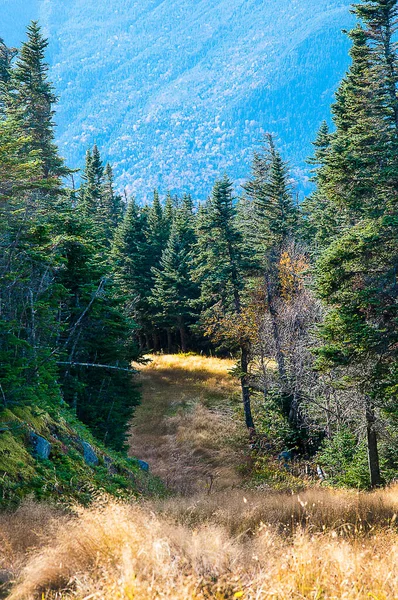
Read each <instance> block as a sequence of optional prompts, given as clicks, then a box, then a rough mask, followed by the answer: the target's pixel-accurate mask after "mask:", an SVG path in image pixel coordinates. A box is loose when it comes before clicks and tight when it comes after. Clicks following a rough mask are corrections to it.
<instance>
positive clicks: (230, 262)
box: [195, 176, 255, 435]
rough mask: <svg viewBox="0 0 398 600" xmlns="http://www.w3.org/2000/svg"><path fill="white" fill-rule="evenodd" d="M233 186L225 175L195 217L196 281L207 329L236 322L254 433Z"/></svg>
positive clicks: (247, 407)
mask: <svg viewBox="0 0 398 600" xmlns="http://www.w3.org/2000/svg"><path fill="white" fill-rule="evenodd" d="M236 214H237V211H236V205H235V202H234V198H233V184H232V182H231V181H230V180H229V179H228V177H227V176H225V177H224V178H223V179H221V180H219V181H216V183H215V185H214V187H213V191H212V195H211V197H210V198H209V200H208V201H207V202H206V204H205V205H204V206H203V208H202V210H200V212H199V218H198V230H197V231H198V233H197V235H198V242H197V252H196V255H197V258H196V269H195V272H196V275H195V277H196V279H197V281H199V282H200V285H201V299H202V304H203V307H204V311H203V318H204V321H205V323H206V322H207V323H208V324H210V325H207V329H208V330H210V331H212V332H213V333H214V332H216V330H217V328H218V325H219V322H220V319H221V320H222V319H223V318H225V317H226V318H228V317H229V316H232V318H233V320H235V321H236V322H237V329H238V333H237V337H238V340H237V343H238V346H239V348H240V367H239V374H240V381H241V388H242V400H243V407H244V412H245V421H246V426H247V428H248V429H249V432H250V435H253V434H254V433H255V427H254V421H253V416H252V412H251V399H250V386H249V380H248V368H249V360H250V341H249V339H248V337H247V336H246V335H245V333H244V328H243V329H242V331H240V330H241V327H240V326H241V323H240V321H241V317H242V312H243V303H242V292H243V289H244V272H245V269H246V267H247V263H246V260H245V255H244V254H243V253H242V248H243V243H242V241H243V240H242V234H241V231H240V229H239V227H238V223H237V220H236Z"/></svg>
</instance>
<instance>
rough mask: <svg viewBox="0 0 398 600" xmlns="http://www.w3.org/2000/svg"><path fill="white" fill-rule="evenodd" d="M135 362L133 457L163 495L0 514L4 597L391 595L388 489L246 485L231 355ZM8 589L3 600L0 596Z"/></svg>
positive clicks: (394, 559) (255, 599)
mask: <svg viewBox="0 0 398 600" xmlns="http://www.w3.org/2000/svg"><path fill="white" fill-rule="evenodd" d="M151 358H152V359H153V360H152V362H149V363H148V364H147V365H146V366H144V367H143V368H142V373H141V376H140V377H141V382H142V387H143V395H144V397H143V403H142V405H141V407H139V409H138V410H137V413H136V416H135V419H134V421H133V424H132V430H131V450H130V451H131V454H133V455H136V456H139V457H140V458H143V459H144V460H148V461H149V462H150V465H151V470H152V471H153V472H154V473H155V474H157V475H161V476H162V477H163V478H164V480H165V481H166V482H167V483H168V485H169V488H170V490H171V494H170V496H169V497H166V498H163V499H157V500H153V499H151V500H144V501H137V502H132V503H127V502H122V501H120V502H116V501H114V500H111V499H110V498H109V497H107V496H105V495H104V496H101V495H99V496H98V499H97V502H96V503H94V504H93V506H91V507H90V508H81V507H69V508H68V511H67V512H66V511H65V510H63V509H61V508H59V507H55V506H51V505H49V504H44V503H35V502H33V501H29V500H28V501H25V503H24V504H22V505H21V506H20V508H19V509H18V510H17V511H16V512H13V513H11V512H10V513H6V512H3V513H2V514H1V515H0V581H3V587H2V589H3V596H4V597H8V598H9V600H31V599H32V600H35V599H38V600H50V599H52V600H55V599H57V600H61V599H63V600H72V599H75V600H102V599H106V600H108V599H109V600H113V599H120V600H132V599H137V600H138V599H140V600H150V599H157V598H159V599H162V598H172V599H173V600H187V599H197V600H199V599H211V598H215V599H216V600H229V599H231V600H233V599H236V598H243V599H247V600H260V599H274V600H288V599H297V600H298V599H308V600H321V599H322V600H332V599H333V600H340V599H347V600H365V599H366V600H368V599H373V600H390V599H391V600H392V599H394V598H396V597H397V590H398V553H397V550H398V533H397V528H396V525H397V514H398V487H397V486H395V487H394V486H393V487H391V488H388V489H385V490H379V491H375V492H372V493H365V492H356V491H350V490H347V491H344V490H332V489H328V488H326V487H322V485H320V484H319V483H316V482H314V483H313V484H312V486H307V488H306V489H303V490H302V491H301V492H299V493H293V492H290V493H288V492H281V491H273V490H271V489H269V490H267V491H265V490H263V489H261V490H256V489H252V488H250V486H248V485H247V484H248V482H247V481H246V480H245V473H247V469H246V471H245V469H242V462H243V463H244V461H245V460H247V458H248V447H247V440H246V437H245V432H244V429H243V427H242V425H241V424H240V422H239V421H238V419H237V416H238V412H239V410H240V409H239V400H238V398H239V396H238V391H239V390H238V388H237V384H236V381H235V380H234V379H233V378H231V377H230V375H229V374H228V371H229V370H230V369H231V368H232V367H233V363H232V361H225V360H220V359H216V358H204V357H197V356H188V355H183V356H157V357H151ZM7 594H8V596H7Z"/></svg>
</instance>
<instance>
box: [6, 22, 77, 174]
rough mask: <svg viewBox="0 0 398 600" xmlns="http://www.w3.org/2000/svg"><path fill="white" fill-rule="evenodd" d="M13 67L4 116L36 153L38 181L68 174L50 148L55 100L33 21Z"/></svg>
mask: <svg viewBox="0 0 398 600" xmlns="http://www.w3.org/2000/svg"><path fill="white" fill-rule="evenodd" d="M27 37H28V39H27V41H26V42H24V43H23V44H22V47H21V50H20V52H19V55H18V58H17V61H16V64H15V67H14V68H13V69H12V71H11V77H10V80H9V82H8V84H7V90H8V93H7V94H6V97H5V105H6V113H7V114H8V115H9V116H10V117H11V118H13V119H14V120H15V122H16V123H17V124H18V128H19V129H20V131H21V133H22V134H23V135H25V136H26V137H27V138H29V144H28V146H29V150H33V151H37V152H38V153H39V157H40V160H41V168H42V178H43V179H46V180H51V179H52V178H55V180H56V184H57V185H59V181H58V180H59V178H60V177H63V176H66V175H68V174H69V173H70V170H69V169H67V168H66V167H65V165H64V161H63V159H62V158H60V156H59V154H58V148H57V147H56V145H55V144H54V127H55V125H54V121H53V116H54V111H53V108H52V107H53V105H54V104H55V102H56V97H55V95H54V93H53V88H52V85H51V84H50V82H49V81H48V77H47V73H48V65H47V64H46V62H45V57H44V55H45V50H46V48H47V46H48V42H47V40H46V39H44V38H43V36H42V34H41V30H40V27H39V25H38V23H37V22H36V21H33V22H32V23H31V24H30V25H29V27H28V30H27Z"/></svg>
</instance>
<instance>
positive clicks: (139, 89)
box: [0, 0, 352, 199]
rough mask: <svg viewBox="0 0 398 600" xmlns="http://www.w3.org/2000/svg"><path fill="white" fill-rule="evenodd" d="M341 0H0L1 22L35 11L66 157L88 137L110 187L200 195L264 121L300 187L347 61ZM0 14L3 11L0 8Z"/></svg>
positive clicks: (345, 4)
mask: <svg viewBox="0 0 398 600" xmlns="http://www.w3.org/2000/svg"><path fill="white" fill-rule="evenodd" d="M348 8H349V1H348V0H320V1H315V0H301V1H300V2H298V1H297V2H292V1H291V0H271V1H269V0H268V1H267V2H262V1H258V0H232V1H231V0H217V1H214V0H200V1H198V0H189V1H187V0H165V1H162V2H159V1H157V0H156V1H155V0H142V1H141V2H139V3H137V2H135V1H133V0H113V1H112V2H105V1H103V0H100V1H94V0H73V1H70V2H66V3H65V2H64V1H63V0H52V1H51V2H49V1H48V0H37V1H36V0H35V1H34V2H33V1H29V2H24V3H23V6H22V5H21V3H20V2H8V1H5V0H3V2H0V22H2V21H4V22H5V27H6V30H5V31H2V33H1V35H2V37H4V39H5V41H6V42H8V43H9V44H11V43H12V45H17V44H19V41H20V40H21V39H22V30H21V31H20V37H19V38H17V39H15V34H13V35H12V36H11V34H10V38H11V39H9V38H8V37H7V36H8V32H9V30H10V28H11V26H13V27H14V28H15V22H16V23H20V20H21V17H20V15H21V14H27V12H26V11H28V10H29V11H31V14H30V15H28V14H27V18H29V17H30V18H33V16H32V13H33V12H36V17H35V18H38V19H40V22H41V23H42V25H43V27H44V28H45V32H46V34H47V35H49V36H50V45H49V54H48V57H49V60H50V64H51V67H52V68H51V76H52V79H53V81H54V83H55V90H56V94H57V95H58V96H59V98H60V103H59V108H58V116H57V124H58V130H57V141H58V142H59V144H60V149H61V153H62V155H63V156H65V157H66V158H67V161H68V164H69V165H71V166H72V167H74V168H76V167H80V165H81V163H82V160H83V159H84V152H85V150H86V148H87V147H89V146H92V145H93V144H94V143H97V144H98V145H99V146H101V147H102V148H103V152H104V157H105V159H106V160H110V161H111V162H112V164H113V167H114V169H115V174H116V178H117V181H118V184H119V185H120V186H127V188H128V190H129V192H131V193H135V194H137V197H138V198H139V199H141V198H149V196H150V194H151V192H152V190H153V189H154V188H155V187H156V188H159V189H161V190H162V191H163V192H164V193H166V192H167V191H168V190H170V191H171V192H172V193H176V192H189V193H191V194H192V196H193V197H194V198H200V199H204V198H205V197H206V196H207V194H208V193H209V192H210V190H211V187H212V184H213V181H214V178H215V177H216V176H218V174H220V173H222V172H224V171H228V173H229V174H230V175H231V177H232V178H233V179H234V180H235V181H243V179H244V178H245V177H246V176H247V173H248V169H247V165H248V162H249V161H250V152H251V148H252V147H253V146H254V145H255V144H257V143H259V141H260V139H261V135H262V133H264V132H267V131H271V132H273V133H275V134H276V136H277V137H278V138H280V143H281V145H282V148H283V150H284V151H285V153H286V156H288V157H289V161H290V163H291V165H292V167H293V168H294V169H295V171H296V175H297V185H298V187H299V189H300V190H302V189H303V187H304V188H305V189H307V190H308V182H307V181H306V176H307V174H308V170H307V169H306V168H305V163H304V161H305V158H306V156H307V154H308V153H309V152H310V141H311V139H312V138H313V136H314V135H315V132H316V130H317V128H318V127H319V124H320V123H321V121H322V120H323V119H329V115H330V110H329V107H330V103H331V101H332V98H333V93H334V91H335V89H336V86H337V84H338V82H339V80H340V79H341V77H342V75H343V73H344V71H345V69H346V67H347V65H348V59H347V48H348V45H347V41H346V39H345V37H344V36H343V35H342V34H341V29H342V28H343V27H348V26H349V25H350V23H351V22H352V18H351V16H350V14H349V10H348ZM3 17H4V19H3Z"/></svg>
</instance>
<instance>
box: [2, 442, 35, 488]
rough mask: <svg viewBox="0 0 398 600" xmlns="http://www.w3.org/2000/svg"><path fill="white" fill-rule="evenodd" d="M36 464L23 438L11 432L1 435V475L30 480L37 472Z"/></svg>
mask: <svg viewBox="0 0 398 600" xmlns="http://www.w3.org/2000/svg"><path fill="white" fill-rule="evenodd" d="M34 462H35V461H34V460H33V458H32V457H31V455H30V454H29V452H28V451H27V450H26V448H25V445H24V443H23V439H22V437H20V436H18V437H15V436H14V435H13V434H12V433H11V432H10V431H4V432H3V433H0V475H5V474H6V475H8V476H12V477H17V478H21V479H26V478H29V477H31V476H32V475H34V472H35V469H34Z"/></svg>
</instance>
